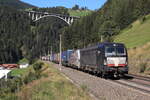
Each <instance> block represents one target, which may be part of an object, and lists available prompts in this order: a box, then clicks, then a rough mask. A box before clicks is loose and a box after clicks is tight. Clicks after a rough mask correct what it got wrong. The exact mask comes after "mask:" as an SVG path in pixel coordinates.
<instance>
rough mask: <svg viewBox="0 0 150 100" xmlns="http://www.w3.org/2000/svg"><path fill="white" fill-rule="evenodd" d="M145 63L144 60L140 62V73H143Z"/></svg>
mask: <svg viewBox="0 0 150 100" xmlns="http://www.w3.org/2000/svg"><path fill="white" fill-rule="evenodd" d="M146 65H147V63H146V62H142V63H141V64H140V73H144V71H145V70H146Z"/></svg>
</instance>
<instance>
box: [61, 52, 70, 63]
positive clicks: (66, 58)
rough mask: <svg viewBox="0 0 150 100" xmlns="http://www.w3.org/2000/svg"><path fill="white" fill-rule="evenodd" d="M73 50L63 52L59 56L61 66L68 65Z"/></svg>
mask: <svg viewBox="0 0 150 100" xmlns="http://www.w3.org/2000/svg"><path fill="white" fill-rule="evenodd" d="M72 52H73V50H67V51H63V52H62V54H61V60H62V64H63V65H69V63H68V62H69V59H70V56H71V54H72Z"/></svg>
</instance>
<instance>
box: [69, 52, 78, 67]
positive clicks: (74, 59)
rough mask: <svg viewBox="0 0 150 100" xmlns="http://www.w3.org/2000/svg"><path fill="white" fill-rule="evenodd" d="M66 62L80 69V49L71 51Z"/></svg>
mask: <svg viewBox="0 0 150 100" xmlns="http://www.w3.org/2000/svg"><path fill="white" fill-rule="evenodd" d="M68 63H69V65H70V66H71V67H73V68H76V69H80V50H74V51H73V53H72V54H71V56H70V59H69V62H68Z"/></svg>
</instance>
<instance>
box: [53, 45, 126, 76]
mask: <svg viewBox="0 0 150 100" xmlns="http://www.w3.org/2000/svg"><path fill="white" fill-rule="evenodd" d="M51 56H53V57H51V58H52V59H51V61H53V62H56V63H58V62H59V61H60V58H59V56H60V54H59V53H57V54H53V55H51ZM61 61H62V64H63V65H64V66H70V67H72V68H76V69H80V70H83V71H90V72H92V73H94V74H97V75H101V76H102V77H107V76H114V77H119V76H124V75H125V74H128V54H127V49H126V47H125V46H124V44H122V43H100V44H98V45H95V46H90V47H87V48H83V49H78V50H67V51H64V52H62V55H61Z"/></svg>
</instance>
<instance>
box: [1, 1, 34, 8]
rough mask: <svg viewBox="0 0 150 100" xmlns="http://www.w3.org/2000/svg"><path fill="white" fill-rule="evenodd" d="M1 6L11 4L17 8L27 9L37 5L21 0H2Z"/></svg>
mask: <svg viewBox="0 0 150 100" xmlns="http://www.w3.org/2000/svg"><path fill="white" fill-rule="evenodd" d="M0 6H10V7H13V8H16V9H27V8H34V7H36V6H33V5H31V4H28V3H25V2H23V1H21V0H0Z"/></svg>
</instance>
